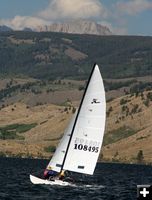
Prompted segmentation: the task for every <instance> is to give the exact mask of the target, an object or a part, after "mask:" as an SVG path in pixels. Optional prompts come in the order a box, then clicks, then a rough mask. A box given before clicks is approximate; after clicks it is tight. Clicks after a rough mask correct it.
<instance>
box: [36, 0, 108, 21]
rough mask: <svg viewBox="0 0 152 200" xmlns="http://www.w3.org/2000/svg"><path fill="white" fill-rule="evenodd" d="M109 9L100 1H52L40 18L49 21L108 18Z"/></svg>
mask: <svg viewBox="0 0 152 200" xmlns="http://www.w3.org/2000/svg"><path fill="white" fill-rule="evenodd" d="M107 15H108V11H107V9H106V8H105V7H104V6H103V5H102V4H101V2H100V1H99V0H52V1H50V4H49V6H48V7H47V8H46V9H45V10H43V11H41V12H40V13H39V14H38V16H39V17H42V18H43V19H47V20H52V21H54V20H67V19H78V18H82V19H90V18H99V17H102V18H106V17H107Z"/></svg>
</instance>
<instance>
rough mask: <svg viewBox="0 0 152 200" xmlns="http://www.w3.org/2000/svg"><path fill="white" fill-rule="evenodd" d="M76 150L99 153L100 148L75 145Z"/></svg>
mask: <svg viewBox="0 0 152 200" xmlns="http://www.w3.org/2000/svg"><path fill="white" fill-rule="evenodd" d="M74 149H78V150H83V151H89V152H95V153H98V151H99V147H96V146H88V145H83V144H74Z"/></svg>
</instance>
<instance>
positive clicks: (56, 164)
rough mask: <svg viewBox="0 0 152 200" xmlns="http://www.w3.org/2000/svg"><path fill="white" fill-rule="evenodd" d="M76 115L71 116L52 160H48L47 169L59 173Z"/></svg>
mask: <svg viewBox="0 0 152 200" xmlns="http://www.w3.org/2000/svg"><path fill="white" fill-rule="evenodd" d="M76 115H77V111H76V112H75V114H74V115H73V117H72V119H71V121H70V123H69V125H68V127H67V128H66V130H65V132H64V135H63V138H62V139H61V141H60V143H59V145H58V147H57V149H56V151H55V153H54V155H53V157H52V159H51V160H50V162H49V164H48V166H47V169H52V170H54V171H56V172H60V170H61V166H62V163H63V159H64V156H65V152H66V149H67V145H68V142H69V138H70V135H71V131H72V128H73V124H74V121H75V117H76Z"/></svg>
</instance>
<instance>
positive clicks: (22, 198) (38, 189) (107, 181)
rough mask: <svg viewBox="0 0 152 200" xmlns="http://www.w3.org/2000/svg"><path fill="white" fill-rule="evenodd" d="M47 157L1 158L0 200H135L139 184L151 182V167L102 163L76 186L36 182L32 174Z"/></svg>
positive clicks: (41, 167)
mask: <svg viewBox="0 0 152 200" xmlns="http://www.w3.org/2000/svg"><path fill="white" fill-rule="evenodd" d="M47 163H48V161H47V160H32V159H13V158H0V200H48V199H50V200H61V199H62V200H119V199H120V200H135V199H136V185H137V184H139V185H140V184H152V166H144V165H126V164H110V163H99V164H98V165H97V167H96V170H95V174H94V175H93V176H78V177H79V178H80V179H83V181H84V184H83V185H81V186H79V185H77V186H76V187H69V186H68V187H61V186H47V185H33V184H32V183H31V182H30V180H29V174H30V173H33V172H39V171H41V170H42V169H44V168H45V166H46V165H47Z"/></svg>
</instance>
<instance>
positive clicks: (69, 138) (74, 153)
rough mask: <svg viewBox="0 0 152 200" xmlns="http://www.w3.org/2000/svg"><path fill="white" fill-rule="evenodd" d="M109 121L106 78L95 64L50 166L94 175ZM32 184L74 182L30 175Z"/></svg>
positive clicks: (54, 168) (56, 169) (58, 169)
mask: <svg viewBox="0 0 152 200" xmlns="http://www.w3.org/2000/svg"><path fill="white" fill-rule="evenodd" d="M105 120H106V99H105V90H104V85H103V80H102V77H101V74H100V70H99V67H98V65H97V64H95V65H94V66H93V69H92V72H91V74H90V77H89V80H88V83H87V86H86V89H85V91H84V94H83V97H82V100H81V103H80V106H79V108H78V109H77V111H76V112H75V114H74V115H73V117H72V119H71V121H70V123H69V125H68V127H67V129H66V130H65V132H64V135H63V138H62V139H61V141H60V143H59V145H58V147H57V149H56V151H55V153H54V155H53V157H52V159H51V160H50V162H49V164H48V166H47V169H48V170H49V169H51V170H53V171H55V172H58V173H61V172H62V171H71V172H77V173H81V174H89V175H93V173H94V170H95V167H96V163H97V160H98V156H99V153H100V149H101V146H102V141H103V136H104V130H105ZM30 180H31V182H32V183H33V184H49V185H63V186H67V185H71V183H69V182H67V181H63V180H58V179H57V180H53V181H51V180H46V179H42V178H38V177H36V176H34V175H30Z"/></svg>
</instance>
